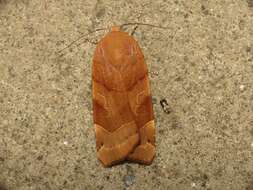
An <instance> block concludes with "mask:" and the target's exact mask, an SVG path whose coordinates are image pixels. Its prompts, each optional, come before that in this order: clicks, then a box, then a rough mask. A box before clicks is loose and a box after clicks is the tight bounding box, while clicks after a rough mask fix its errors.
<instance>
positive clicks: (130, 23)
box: [120, 22, 171, 29]
mask: <svg viewBox="0 0 253 190" xmlns="http://www.w3.org/2000/svg"><path fill="white" fill-rule="evenodd" d="M129 25H140V26H141V25H142V26H150V27H154V28H161V29H171V28H169V27H164V26H157V25H153V24H148V23H141V22H129V23H125V24H122V25H120V29H122V28H123V27H124V26H129Z"/></svg>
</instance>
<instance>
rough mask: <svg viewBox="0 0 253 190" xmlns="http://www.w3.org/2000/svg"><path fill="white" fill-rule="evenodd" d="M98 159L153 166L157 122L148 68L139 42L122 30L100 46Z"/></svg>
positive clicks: (95, 86)
mask: <svg viewBox="0 0 253 190" xmlns="http://www.w3.org/2000/svg"><path fill="white" fill-rule="evenodd" d="M92 95H93V119H94V126H95V136H96V148H97V157H98V159H99V160H100V161H101V162H102V164H103V165H104V166H105V167H107V166H112V165H114V164H117V163H119V162H121V161H124V160H128V161H133V162H138V163H142V164H151V163H152V160H153V158H154V156H155V123H154V114H153V108H152V99H151V94H150V86H149V79H148V69H147V65H146V63H145V59H144V56H143V53H142V51H141V49H140V47H139V45H138V43H137V41H136V40H135V39H134V38H133V37H131V36H130V35H128V34H127V33H126V32H122V31H120V28H119V27H116V26H114V27H112V29H111V31H110V32H109V33H108V34H107V35H106V36H105V37H104V38H102V39H101V40H100V41H99V43H98V44H97V47H96V50H95V53H94V57H93V65H92Z"/></svg>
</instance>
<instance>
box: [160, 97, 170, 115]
mask: <svg viewBox="0 0 253 190" xmlns="http://www.w3.org/2000/svg"><path fill="white" fill-rule="evenodd" d="M160 104H161V106H162V108H163V111H164V112H165V113H167V114H170V112H171V109H170V106H169V104H168V102H167V100H166V99H161V100H160Z"/></svg>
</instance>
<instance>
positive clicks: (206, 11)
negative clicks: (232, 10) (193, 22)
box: [201, 5, 209, 15]
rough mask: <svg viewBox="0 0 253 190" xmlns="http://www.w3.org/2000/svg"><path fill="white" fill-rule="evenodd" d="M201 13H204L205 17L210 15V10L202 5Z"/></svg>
mask: <svg viewBox="0 0 253 190" xmlns="http://www.w3.org/2000/svg"><path fill="white" fill-rule="evenodd" d="M201 11H202V13H204V14H205V15H208V14H209V12H208V10H207V9H206V7H205V6H204V5H201Z"/></svg>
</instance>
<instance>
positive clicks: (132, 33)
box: [131, 25, 138, 36]
mask: <svg viewBox="0 0 253 190" xmlns="http://www.w3.org/2000/svg"><path fill="white" fill-rule="evenodd" d="M137 28H138V25H137V26H135V27H134V29H133V31H132V32H131V36H133V35H134V33H135V31H136V29H137Z"/></svg>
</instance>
